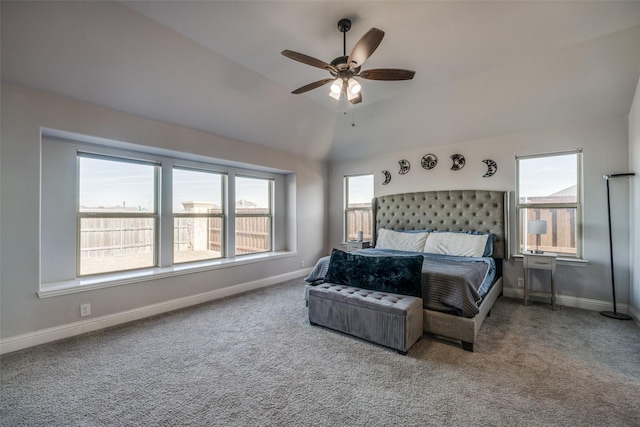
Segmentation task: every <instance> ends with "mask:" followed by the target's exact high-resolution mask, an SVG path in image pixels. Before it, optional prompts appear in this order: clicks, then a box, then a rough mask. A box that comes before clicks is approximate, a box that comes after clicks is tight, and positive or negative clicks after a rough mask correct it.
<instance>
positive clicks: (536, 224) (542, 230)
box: [527, 219, 547, 234]
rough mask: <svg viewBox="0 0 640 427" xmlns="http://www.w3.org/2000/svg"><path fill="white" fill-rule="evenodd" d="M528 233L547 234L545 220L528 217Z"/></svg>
mask: <svg viewBox="0 0 640 427" xmlns="http://www.w3.org/2000/svg"><path fill="white" fill-rule="evenodd" d="M527 227H528V229H529V230H528V231H529V234H547V221H544V220H541V219H530V220H529V222H528V225H527Z"/></svg>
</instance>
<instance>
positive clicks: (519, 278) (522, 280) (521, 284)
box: [518, 277, 524, 288]
mask: <svg viewBox="0 0 640 427" xmlns="http://www.w3.org/2000/svg"><path fill="white" fill-rule="evenodd" d="M518 288H524V278H523V277H518Z"/></svg>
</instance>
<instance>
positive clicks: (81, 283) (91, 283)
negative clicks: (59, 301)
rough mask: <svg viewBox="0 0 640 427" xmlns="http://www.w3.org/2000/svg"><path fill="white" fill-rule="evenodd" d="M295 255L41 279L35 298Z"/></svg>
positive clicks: (249, 257) (284, 254)
mask: <svg viewBox="0 0 640 427" xmlns="http://www.w3.org/2000/svg"><path fill="white" fill-rule="evenodd" d="M293 256H296V253H295V252H288V251H281V252H269V253H261V254H254V255H242V256H239V257H236V258H233V259H218V260H214V261H199V262H192V263H188V264H176V265H172V266H171V267H156V268H148V269H143V270H135V271H125V272H119V273H112V274H103V275H100V276H94V277H84V278H78V279H73V280H65V281H62V282H55V283H43V284H41V285H40V291H38V292H37V293H36V294H37V295H38V298H50V297H56V296H60V295H68V294H74V293H77V292H86V291H93V290H96V289H103V288H110V287H114V286H121V285H129V284H132V283H140V282H146V281H149V280H157V279H163V278H167V277H174V276H181V275H185V274H194V273H202V272H205V271H211V270H218V269H221V268H229V267H237V266H240V265H246V264H254V263H259V262H265V261H273V260H275V259H282V258H290V257H293Z"/></svg>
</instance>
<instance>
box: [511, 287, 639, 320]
mask: <svg viewBox="0 0 640 427" xmlns="http://www.w3.org/2000/svg"><path fill="white" fill-rule="evenodd" d="M502 293H503V295H504V296H505V297H507V298H515V299H521V300H524V291H523V290H522V289H514V288H504V289H503V290H502ZM537 298H539V297H533V299H536V300H537ZM547 300H548V299H547ZM556 304H558V305H563V306H566V307H575V308H582V309H585V310H592V311H611V309H613V304H612V303H611V301H601V300H595V299H589V298H579V297H572V296H568V295H556ZM629 308H630V307H629V305H628V304H618V305H617V311H619V312H620V313H625V314H629ZM636 314H637V313H636ZM634 317H635V318H636V319H637V318H638V317H637V316H634Z"/></svg>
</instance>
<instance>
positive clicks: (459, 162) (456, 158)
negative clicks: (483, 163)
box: [451, 154, 466, 171]
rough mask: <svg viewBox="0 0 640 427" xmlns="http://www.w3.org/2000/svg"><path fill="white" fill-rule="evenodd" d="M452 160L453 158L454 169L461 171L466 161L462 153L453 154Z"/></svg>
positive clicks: (452, 167) (452, 168)
mask: <svg viewBox="0 0 640 427" xmlns="http://www.w3.org/2000/svg"><path fill="white" fill-rule="evenodd" d="M451 160H453V165H452V166H451V170H452V171H459V170H460V169H462V168H463V167H464V164H465V162H466V161H465V159H464V156H463V155H462V154H453V155H452V156H451Z"/></svg>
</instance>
